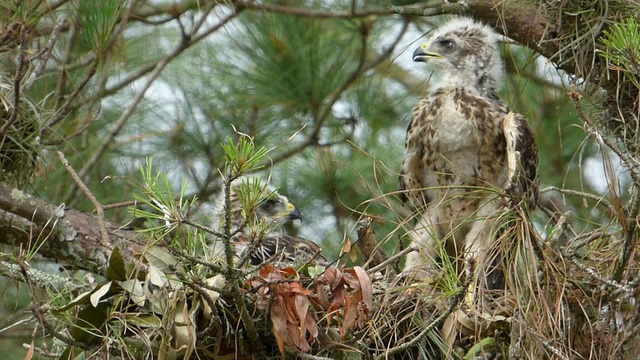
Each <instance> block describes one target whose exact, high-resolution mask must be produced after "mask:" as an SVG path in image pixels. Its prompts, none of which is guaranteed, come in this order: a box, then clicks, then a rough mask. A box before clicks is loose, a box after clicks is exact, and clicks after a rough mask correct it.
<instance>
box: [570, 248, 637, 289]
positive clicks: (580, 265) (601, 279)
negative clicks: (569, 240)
mask: <svg viewBox="0 0 640 360" xmlns="http://www.w3.org/2000/svg"><path fill="white" fill-rule="evenodd" d="M567 256H568V257H569V261H571V262H572V263H573V264H574V265H575V266H577V267H578V268H579V269H580V270H582V271H584V272H586V273H587V274H589V275H591V277H593V278H594V279H596V280H598V281H599V282H601V283H603V284H605V285H609V286H611V287H612V288H615V289H617V290H619V291H622V292H625V293H633V291H634V290H633V289H632V288H631V287H630V286H628V285H625V284H621V283H619V282H617V281H615V280H611V279H607V278H605V277H604V276H602V275H600V274H598V272H597V271H596V270H594V269H593V268H592V267H589V266H587V265H585V264H583V263H581V262H580V261H578V259H576V257H575V255H574V254H567Z"/></svg>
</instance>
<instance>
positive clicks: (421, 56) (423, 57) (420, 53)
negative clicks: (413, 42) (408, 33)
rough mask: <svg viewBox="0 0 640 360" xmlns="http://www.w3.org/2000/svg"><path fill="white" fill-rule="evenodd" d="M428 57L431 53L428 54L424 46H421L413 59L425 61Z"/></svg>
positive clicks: (414, 53)
mask: <svg viewBox="0 0 640 360" xmlns="http://www.w3.org/2000/svg"><path fill="white" fill-rule="evenodd" d="M428 57H429V55H428V54H427V52H426V51H424V49H423V48H422V46H420V47H418V48H417V49H416V50H415V51H414V52H413V57H412V58H413V61H415V62H425V61H427V58H428Z"/></svg>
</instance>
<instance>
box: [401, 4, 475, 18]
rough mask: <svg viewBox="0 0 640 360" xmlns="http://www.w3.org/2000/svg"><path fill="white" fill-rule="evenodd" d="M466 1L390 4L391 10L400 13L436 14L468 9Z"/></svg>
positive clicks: (455, 12)
mask: <svg viewBox="0 0 640 360" xmlns="http://www.w3.org/2000/svg"><path fill="white" fill-rule="evenodd" d="M467 7H468V6H466V2H465V1H459V2H458V1H456V2H453V1H442V0H440V1H433V2H431V1H430V2H428V3H425V4H420V5H411V6H390V7H389V10H390V11H391V12H393V13H395V14H400V15H417V16H434V15H443V14H459V13H462V12H464V11H465V10H466V9H467Z"/></svg>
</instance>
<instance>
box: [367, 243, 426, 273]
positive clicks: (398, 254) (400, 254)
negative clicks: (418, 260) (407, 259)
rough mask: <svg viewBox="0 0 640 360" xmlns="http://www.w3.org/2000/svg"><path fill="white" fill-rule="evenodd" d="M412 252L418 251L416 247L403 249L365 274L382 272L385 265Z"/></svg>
mask: <svg viewBox="0 0 640 360" xmlns="http://www.w3.org/2000/svg"><path fill="white" fill-rule="evenodd" d="M414 251H418V249H417V248H416V247H414V246H409V247H407V248H405V249H403V250H402V251H400V252H399V253H397V254H395V255H393V256H391V257H390V258H388V259H387V260H385V261H383V262H381V263H380V264H379V265H376V266H374V267H372V268H371V269H369V270H368V271H367V273H368V274H375V273H376V272H378V271H380V270H382V269H383V268H384V267H386V266H387V265H389V264H391V263H392V262H395V261H397V260H398V259H399V258H401V257H403V256H405V255H407V254H408V253H410V252H414Z"/></svg>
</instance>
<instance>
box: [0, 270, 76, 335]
mask: <svg viewBox="0 0 640 360" xmlns="http://www.w3.org/2000/svg"><path fill="white" fill-rule="evenodd" d="M26 271H27V275H29V277H30V278H31V279H32V280H33V281H34V282H35V285H36V286H37V287H39V288H42V289H51V290H54V291H56V292H59V293H62V292H67V293H75V292H76V291H77V290H80V289H82V288H83V287H84V286H83V285H81V284H77V283H75V282H74V281H73V280H72V279H71V278H68V277H63V276H58V275H55V274H51V273H48V272H45V271H40V270H37V269H33V268H31V267H30V268H28V269H27V270H26ZM0 275H2V276H5V277H7V278H10V279H14V280H18V281H24V276H23V274H22V268H21V267H20V266H18V265H16V264H12V263H9V262H6V261H0ZM0 332H2V329H0Z"/></svg>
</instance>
